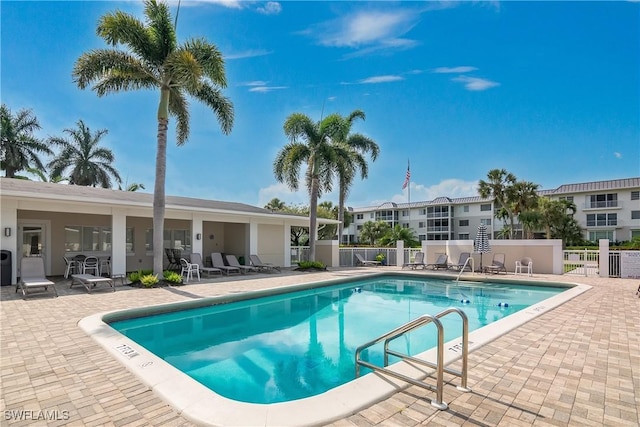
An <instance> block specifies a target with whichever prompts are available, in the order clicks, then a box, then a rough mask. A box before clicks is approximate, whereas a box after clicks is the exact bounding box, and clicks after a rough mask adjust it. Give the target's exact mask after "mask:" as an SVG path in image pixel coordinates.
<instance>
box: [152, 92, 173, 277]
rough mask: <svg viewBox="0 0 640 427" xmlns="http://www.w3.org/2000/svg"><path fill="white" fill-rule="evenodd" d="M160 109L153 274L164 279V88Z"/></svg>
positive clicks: (166, 111)
mask: <svg viewBox="0 0 640 427" xmlns="http://www.w3.org/2000/svg"><path fill="white" fill-rule="evenodd" d="M160 93H161V95H160V105H159V107H158V150H157V152H156V181H155V187H154V190H153V274H157V275H158V277H159V278H161V277H162V270H163V265H162V264H163V262H162V260H163V250H164V205H165V193H164V184H165V177H166V172H167V129H168V127H169V89H166V88H162V89H161V92H160Z"/></svg>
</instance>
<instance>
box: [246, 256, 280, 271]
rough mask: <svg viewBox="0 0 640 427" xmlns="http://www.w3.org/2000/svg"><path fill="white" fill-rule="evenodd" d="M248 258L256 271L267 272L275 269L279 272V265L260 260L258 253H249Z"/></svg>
mask: <svg viewBox="0 0 640 427" xmlns="http://www.w3.org/2000/svg"><path fill="white" fill-rule="evenodd" d="M249 260H250V261H251V265H252V266H254V267H255V268H256V269H257V270H258V271H263V272H267V273H271V272H273V271H277V272H278V273H280V267H279V266H277V265H273V264H271V263H268V262H262V261H261V260H260V257H259V256H258V255H249Z"/></svg>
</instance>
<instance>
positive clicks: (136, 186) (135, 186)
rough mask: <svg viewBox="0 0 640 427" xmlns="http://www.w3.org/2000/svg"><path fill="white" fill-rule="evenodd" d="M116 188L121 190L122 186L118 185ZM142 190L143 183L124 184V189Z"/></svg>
mask: <svg viewBox="0 0 640 427" xmlns="http://www.w3.org/2000/svg"><path fill="white" fill-rule="evenodd" d="M118 190H122V187H120V186H118ZM138 190H144V184H138V183H137V182H132V183H131V184H129V185H126V186H125V189H124V191H138Z"/></svg>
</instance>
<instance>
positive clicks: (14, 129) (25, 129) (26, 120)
mask: <svg viewBox="0 0 640 427" xmlns="http://www.w3.org/2000/svg"><path fill="white" fill-rule="evenodd" d="M39 129H40V123H38V119H37V118H36V116H34V115H33V113H32V112H31V110H24V109H23V110H20V111H18V112H17V113H16V114H15V115H14V114H12V113H11V109H10V108H9V107H7V106H6V105H5V104H2V106H1V107H0V168H1V169H4V171H5V176H6V177H7V178H14V177H15V176H16V172H19V171H22V170H27V169H29V168H31V167H33V166H35V168H37V169H44V165H43V164H42V161H41V160H40V158H39V157H38V154H39V153H41V154H46V155H52V154H53V151H51V150H50V149H49V147H48V146H47V145H46V144H45V143H43V142H42V141H41V140H40V139H38V138H36V137H35V136H34V135H33V132H35V131H37V130H39Z"/></svg>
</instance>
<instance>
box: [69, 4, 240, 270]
mask: <svg viewBox="0 0 640 427" xmlns="http://www.w3.org/2000/svg"><path fill="white" fill-rule="evenodd" d="M144 15H145V17H146V21H145V22H142V21H140V20H139V19H138V18H136V17H135V16H133V15H129V14H126V13H124V12H120V11H117V12H115V13H108V14H106V15H104V16H103V17H102V18H100V20H99V22H98V28H97V33H98V35H99V36H100V37H102V38H103V39H104V40H105V41H106V42H107V43H108V44H109V45H111V46H114V48H113V49H95V50H92V51H89V52H86V53H84V54H82V56H80V58H78V60H77V61H76V64H75V66H74V69H73V79H74V81H75V82H76V84H77V85H78V87H80V88H81V89H84V88H86V87H87V86H89V85H90V84H93V87H92V89H93V90H95V91H96V93H97V94H98V96H104V95H107V94H110V93H115V92H120V91H129V90H139V89H143V90H147V89H160V103H159V106H158V126H157V151H156V177H155V185H154V192H153V194H154V197H153V272H154V273H155V274H161V273H162V257H163V251H162V249H163V230H164V216H165V176H166V164H167V129H168V127H169V117H170V116H172V117H174V118H175V119H176V125H177V126H176V129H177V139H176V143H177V145H178V146H180V145H182V144H184V143H185V142H186V141H187V139H188V137H189V108H188V103H187V95H190V96H192V97H193V98H195V99H197V100H199V101H201V102H203V103H204V104H205V105H207V106H208V107H209V108H211V110H213V112H214V113H215V115H216V117H217V119H218V123H219V124H220V127H221V128H222V132H223V133H225V134H228V133H229V132H231V127H232V126H233V105H232V104H231V101H230V100H229V99H227V98H225V97H224V96H223V94H222V91H221V89H222V88H224V87H226V86H227V80H226V76H225V68H224V59H223V58H222V54H221V53H220V51H219V50H218V49H217V47H216V46H215V45H213V44H211V43H209V42H207V41H206V40H205V39H202V38H200V39H189V40H187V41H185V42H184V43H182V44H180V45H179V44H178V41H177V36H176V28H175V25H174V24H173V23H172V22H171V14H170V12H169V6H168V5H167V4H165V3H158V2H157V1H156V0H146V1H145V3H144ZM117 45H123V46H125V47H126V48H127V50H118V49H115V46H117Z"/></svg>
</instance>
